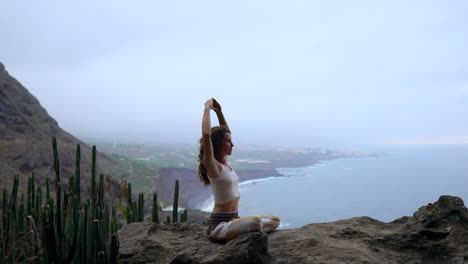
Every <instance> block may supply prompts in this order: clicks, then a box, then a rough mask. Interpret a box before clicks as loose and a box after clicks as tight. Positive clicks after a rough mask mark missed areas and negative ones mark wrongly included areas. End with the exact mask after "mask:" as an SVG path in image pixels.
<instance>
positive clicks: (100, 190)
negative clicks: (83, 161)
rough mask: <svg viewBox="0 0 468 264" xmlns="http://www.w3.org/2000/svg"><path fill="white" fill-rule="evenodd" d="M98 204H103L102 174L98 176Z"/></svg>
mask: <svg viewBox="0 0 468 264" xmlns="http://www.w3.org/2000/svg"><path fill="white" fill-rule="evenodd" d="M99 204H100V206H103V205H104V174H101V175H100V176H99Z"/></svg>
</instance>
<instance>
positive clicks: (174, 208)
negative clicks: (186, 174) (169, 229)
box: [172, 180, 179, 223]
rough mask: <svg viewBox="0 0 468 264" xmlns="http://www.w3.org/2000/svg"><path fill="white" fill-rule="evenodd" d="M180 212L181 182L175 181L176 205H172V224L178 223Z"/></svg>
mask: <svg viewBox="0 0 468 264" xmlns="http://www.w3.org/2000/svg"><path fill="white" fill-rule="evenodd" d="M178 211H179V180H176V181H175V190H174V203H173V204H172V222H173V223H177V215H178Z"/></svg>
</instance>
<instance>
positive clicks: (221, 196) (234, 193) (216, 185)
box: [208, 165, 240, 204]
mask: <svg viewBox="0 0 468 264" xmlns="http://www.w3.org/2000/svg"><path fill="white" fill-rule="evenodd" d="M221 167H222V168H221V173H220V174H219V176H218V178H211V177H208V180H209V181H210V185H211V189H212V190H213V196H214V201H215V204H223V203H225V202H229V201H231V200H233V199H235V198H237V197H239V196H240V194H239V177H238V176H237V173H236V172H235V171H234V169H232V171H231V170H229V169H228V168H227V167H226V166H225V165H221ZM231 168H232V167H231Z"/></svg>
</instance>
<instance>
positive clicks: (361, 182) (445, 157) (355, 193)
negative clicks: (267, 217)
mask: <svg viewBox="0 0 468 264" xmlns="http://www.w3.org/2000/svg"><path fill="white" fill-rule="evenodd" d="M375 151H378V152H381V151H383V152H385V153H386V154H387V156H385V157H379V158H342V159H336V160H330V161H326V162H321V163H319V164H318V165H314V166H306V167H300V168H278V169H277V170H278V172H280V173H281V174H282V175H284V177H267V178H263V179H257V180H250V181H246V182H241V183H240V185H239V189H240V194H241V199H240V203H239V215H240V216H246V215H253V214H262V213H271V214H275V215H278V216H280V217H281V226H280V228H296V227H300V226H303V225H305V224H309V223H319V222H330V221H336V220H341V219H346V218H351V217H358V216H369V217H372V218H374V219H377V220H380V221H384V222H389V221H393V220H395V219H397V218H400V217H402V216H411V215H413V213H414V212H415V211H417V210H418V208H419V207H421V206H423V205H427V204H428V203H433V202H435V201H437V200H438V198H439V197H440V196H441V195H454V196H459V197H461V198H462V199H463V200H464V201H465V203H466V202H467V201H468V145H412V146H385V147H384V149H383V148H382V147H379V148H378V149H375ZM212 206H213V197H211V198H210V200H208V201H207V202H206V203H205V204H204V205H203V206H201V207H202V209H203V210H206V211H210V210H211V208H213V207H212Z"/></svg>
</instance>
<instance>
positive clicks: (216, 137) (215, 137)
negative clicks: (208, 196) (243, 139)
mask: <svg viewBox="0 0 468 264" xmlns="http://www.w3.org/2000/svg"><path fill="white" fill-rule="evenodd" d="M226 133H231V131H229V128H228V127H227V126H215V127H212V128H211V144H212V145H213V153H214V157H215V159H216V160H218V161H219V162H221V160H219V159H220V158H221V157H218V153H217V152H218V146H219V145H220V143H221V142H222V141H223V139H224V135H226ZM204 153H205V150H204V148H203V138H200V152H199V153H198V178H199V180H200V181H201V182H203V183H204V184H205V185H210V181H209V180H208V175H207V174H206V168H205V165H204V164H203V155H204Z"/></svg>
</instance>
